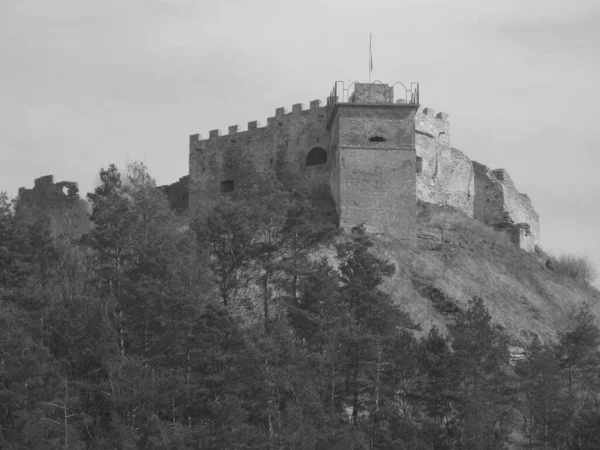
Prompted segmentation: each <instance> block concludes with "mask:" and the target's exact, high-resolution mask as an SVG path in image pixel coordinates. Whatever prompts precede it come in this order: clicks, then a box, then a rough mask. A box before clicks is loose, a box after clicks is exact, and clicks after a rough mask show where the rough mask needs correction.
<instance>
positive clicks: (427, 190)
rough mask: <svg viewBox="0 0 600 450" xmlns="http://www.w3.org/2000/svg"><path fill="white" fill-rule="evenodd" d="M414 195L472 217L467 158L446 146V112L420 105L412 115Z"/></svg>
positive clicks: (447, 123)
mask: <svg viewBox="0 0 600 450" xmlns="http://www.w3.org/2000/svg"><path fill="white" fill-rule="evenodd" d="M415 133H416V149H417V161H418V164H417V198H418V199H419V200H423V201H426V202H429V203H436V204H441V205H449V206H453V207H455V208H458V209H460V210H461V211H463V212H464V213H465V214H467V215H469V216H470V217H473V197H474V195H473V191H474V176H473V167H472V165H471V160H470V159H469V158H467V157H466V156H465V155H464V154H463V153H462V152H461V151H459V150H457V149H455V148H452V147H450V122H449V121H448V114H446V113H438V114H436V113H435V111H434V110H433V109H431V108H423V107H420V108H419V111H418V112H417V114H416V118H415Z"/></svg>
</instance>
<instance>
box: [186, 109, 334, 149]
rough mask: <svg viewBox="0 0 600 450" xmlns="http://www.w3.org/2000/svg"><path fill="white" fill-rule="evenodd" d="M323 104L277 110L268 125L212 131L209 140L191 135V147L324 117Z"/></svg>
mask: <svg viewBox="0 0 600 450" xmlns="http://www.w3.org/2000/svg"><path fill="white" fill-rule="evenodd" d="M323 103H324V102H323V101H321V100H312V101H311V102H310V103H309V107H308V108H306V107H305V105H304V103H295V104H293V105H292V108H291V111H290V110H289V109H288V108H285V107H283V106H282V107H279V108H275V115H274V116H273V117H268V118H267V123H266V125H263V124H262V123H261V122H259V121H258V120H252V121H250V122H248V123H247V126H246V128H245V129H244V128H242V127H240V125H230V126H229V127H228V129H227V133H223V132H222V131H221V130H219V129H215V130H210V131H209V132H208V139H203V138H202V135H200V134H191V135H190V145H192V144H194V143H196V142H202V141H210V140H215V139H218V138H223V137H231V136H235V135H238V134H241V133H247V132H253V131H261V130H265V129H267V128H271V127H278V126H282V125H283V122H282V121H290V120H294V119H296V118H300V117H304V116H307V115H319V114H322V115H323V116H324V113H325V107H324V106H322V105H323Z"/></svg>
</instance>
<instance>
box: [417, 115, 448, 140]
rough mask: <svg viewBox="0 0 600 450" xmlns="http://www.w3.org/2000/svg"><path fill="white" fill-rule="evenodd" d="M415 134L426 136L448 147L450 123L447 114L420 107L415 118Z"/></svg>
mask: <svg viewBox="0 0 600 450" xmlns="http://www.w3.org/2000/svg"><path fill="white" fill-rule="evenodd" d="M415 132H416V133H417V134H418V135H422V136H427V137H429V138H431V139H433V140H435V141H436V142H439V143H440V144H442V145H447V146H449V145H450V122H449V121H448V114H446V113H443V112H440V113H437V114H436V112H435V110H433V109H432V108H428V107H423V106H420V107H419V110H418V111H417V114H416V116H415Z"/></svg>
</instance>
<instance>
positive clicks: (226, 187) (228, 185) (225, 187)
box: [221, 180, 235, 194]
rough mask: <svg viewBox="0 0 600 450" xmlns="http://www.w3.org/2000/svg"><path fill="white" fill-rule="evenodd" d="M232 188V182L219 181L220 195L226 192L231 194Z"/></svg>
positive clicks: (233, 186)
mask: <svg viewBox="0 0 600 450" xmlns="http://www.w3.org/2000/svg"><path fill="white" fill-rule="evenodd" d="M234 188H235V184H234V182H233V180H225V181H221V194H225V193H226V192H232V191H233V189H234Z"/></svg>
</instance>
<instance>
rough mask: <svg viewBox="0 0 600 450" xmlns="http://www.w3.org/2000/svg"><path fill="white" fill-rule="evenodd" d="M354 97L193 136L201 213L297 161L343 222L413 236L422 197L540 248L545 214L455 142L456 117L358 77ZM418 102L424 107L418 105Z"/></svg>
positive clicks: (194, 199) (195, 204)
mask: <svg viewBox="0 0 600 450" xmlns="http://www.w3.org/2000/svg"><path fill="white" fill-rule="evenodd" d="M353 87H354V91H353V92H352V93H351V94H350V95H348V101H339V99H338V98H337V97H336V96H332V97H329V99H328V102H327V106H325V107H324V106H321V102H320V101H319V100H314V101H312V102H310V107H309V108H308V109H305V108H304V107H303V105H302V104H300V103H299V104H295V105H293V106H292V110H291V112H287V111H286V110H285V108H277V109H276V110H275V116H274V117H270V118H268V119H267V124H266V126H259V125H258V122H257V121H252V122H248V128H247V130H243V131H241V130H240V129H239V127H238V126H237V125H233V126H230V127H229V133H228V134H227V135H222V134H221V133H220V132H219V130H212V131H211V132H210V133H209V138H208V139H201V138H200V135H198V134H194V135H191V136H190V147H189V152H190V153H189V158H190V159H189V169H190V170H189V205H190V213H191V214H192V215H194V214H195V213H196V212H197V211H198V210H199V209H200V208H201V207H202V205H204V204H206V202H209V201H210V200H211V199H214V198H215V197H217V196H219V195H223V194H227V192H231V191H232V190H238V189H245V188H246V186H247V184H248V182H249V181H250V180H252V178H253V177H254V176H256V174H257V172H259V173H261V174H262V175H263V176H276V170H278V168H281V167H286V166H287V167H289V168H292V169H294V170H296V171H300V172H301V173H303V175H304V182H305V183H308V185H311V186H312V187H315V188H316V187H326V188H327V189H329V191H330V193H331V196H332V197H333V200H334V201H335V204H336V208H337V212H338V217H339V221H340V225H341V226H344V227H349V226H351V225H353V224H356V223H358V222H364V223H365V225H366V227H367V229H369V230H371V231H373V232H381V233H386V234H390V235H392V236H394V237H395V238H397V239H400V240H406V241H410V242H414V241H415V240H416V234H417V230H416V227H415V225H414V224H415V215H416V209H415V206H414V205H415V202H416V200H417V199H419V200H422V201H425V202H429V203H434V204H440V205H448V206H452V207H455V208H457V209H459V210H461V211H463V212H464V213H465V214H467V215H468V216H470V217H474V218H476V219H478V220H481V221H482V222H484V223H486V224H488V225H490V226H493V227H495V228H498V229H504V230H506V231H507V232H508V233H509V234H510V235H511V237H512V239H513V242H515V244H517V245H518V246H519V247H521V248H522V249H524V250H526V251H529V252H531V251H533V249H534V248H535V245H536V244H537V243H538V242H539V235H540V228H539V218H538V215H537V213H536V212H535V210H534V209H533V207H532V204H531V201H530V199H529V197H527V195H525V194H521V193H519V192H518V190H517V189H516V188H515V186H514V183H513V182H512V180H511V179H510V177H509V176H508V174H507V172H506V171H505V170H503V169H498V170H490V169H489V168H487V167H485V166H484V165H482V164H479V163H477V162H474V161H471V160H470V159H469V158H468V157H467V156H465V154H463V153H462V152H461V151H460V150H458V149H456V148H453V147H451V144H450V122H449V120H448V114H446V113H442V112H441V113H437V114H436V112H435V111H434V110H432V109H431V108H422V107H420V106H418V105H417V104H416V103H415V102H414V101H413V99H411V102H412V103H410V102H407V100H405V99H398V100H397V101H394V90H393V86H392V87H390V86H388V85H385V84H380V83H373V84H367V83H355V84H354V86H353ZM417 107H418V109H417Z"/></svg>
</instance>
